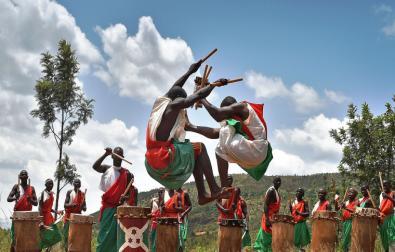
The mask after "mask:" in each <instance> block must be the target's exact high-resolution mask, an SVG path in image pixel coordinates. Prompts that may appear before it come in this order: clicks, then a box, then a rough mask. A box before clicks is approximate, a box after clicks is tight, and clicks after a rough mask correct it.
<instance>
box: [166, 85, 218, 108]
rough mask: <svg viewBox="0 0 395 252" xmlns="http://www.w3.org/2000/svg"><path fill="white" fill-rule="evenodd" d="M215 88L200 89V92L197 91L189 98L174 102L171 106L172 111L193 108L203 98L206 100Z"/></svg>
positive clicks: (178, 99)
mask: <svg viewBox="0 0 395 252" xmlns="http://www.w3.org/2000/svg"><path fill="white" fill-rule="evenodd" d="M213 89H214V86H211V85H209V86H206V87H204V88H202V89H200V90H199V91H197V92H196V93H193V94H191V95H190V96H188V97H187V98H177V99H175V100H174V101H172V102H171V103H170V104H169V106H171V107H172V109H175V110H177V109H178V110H181V109H186V108H189V107H190V106H192V105H193V104H194V103H195V102H197V101H198V100H201V99H203V98H206V97H207V96H208V95H209V94H210V93H211V91H213Z"/></svg>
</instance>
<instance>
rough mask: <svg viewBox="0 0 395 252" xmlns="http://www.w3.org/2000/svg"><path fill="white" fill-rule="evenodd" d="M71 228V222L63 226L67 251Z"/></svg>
mask: <svg viewBox="0 0 395 252" xmlns="http://www.w3.org/2000/svg"><path fill="white" fill-rule="evenodd" d="M69 227H70V222H69V221H66V222H65V223H64V224H63V244H64V249H65V251H67V250H68V241H69Z"/></svg>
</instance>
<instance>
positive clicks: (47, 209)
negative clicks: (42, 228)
mask: <svg viewBox="0 0 395 252" xmlns="http://www.w3.org/2000/svg"><path fill="white" fill-rule="evenodd" d="M44 193H45V192H44ZM53 201H54V197H53V192H50V193H49V198H48V199H46V200H45V201H43V205H42V206H41V215H42V216H43V217H44V225H46V226H49V225H51V224H52V223H54V222H55V219H54V217H53V215H52V205H53Z"/></svg>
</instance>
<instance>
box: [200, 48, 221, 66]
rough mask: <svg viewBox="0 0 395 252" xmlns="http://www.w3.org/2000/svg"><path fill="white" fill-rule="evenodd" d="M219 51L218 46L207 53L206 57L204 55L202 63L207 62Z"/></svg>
mask: <svg viewBox="0 0 395 252" xmlns="http://www.w3.org/2000/svg"><path fill="white" fill-rule="evenodd" d="M217 51H218V49H217V48H215V49H214V50H212V51H211V52H210V53H209V54H207V56H206V57H204V58H203V59H201V61H202V63H203V62H205V61H206V60H207V59H208V58H210V57H211V56H212V55H213V54H214V53H216V52H217Z"/></svg>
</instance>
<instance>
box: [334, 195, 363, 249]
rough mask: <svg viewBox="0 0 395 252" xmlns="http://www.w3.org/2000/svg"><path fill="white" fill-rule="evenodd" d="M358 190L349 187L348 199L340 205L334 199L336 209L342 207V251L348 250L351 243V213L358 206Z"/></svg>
mask: <svg viewBox="0 0 395 252" xmlns="http://www.w3.org/2000/svg"><path fill="white" fill-rule="evenodd" d="M357 195H358V192H357V190H355V189H354V188H352V187H351V188H349V189H348V191H347V197H348V200H347V201H346V202H341V203H340V206H339V203H338V201H335V209H336V211H338V210H340V208H341V209H343V211H342V221H343V228H342V241H341V245H342V249H343V251H348V250H349V247H350V244H351V229H352V213H354V212H355V210H356V208H357V207H358V206H359V200H358V199H357Z"/></svg>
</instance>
